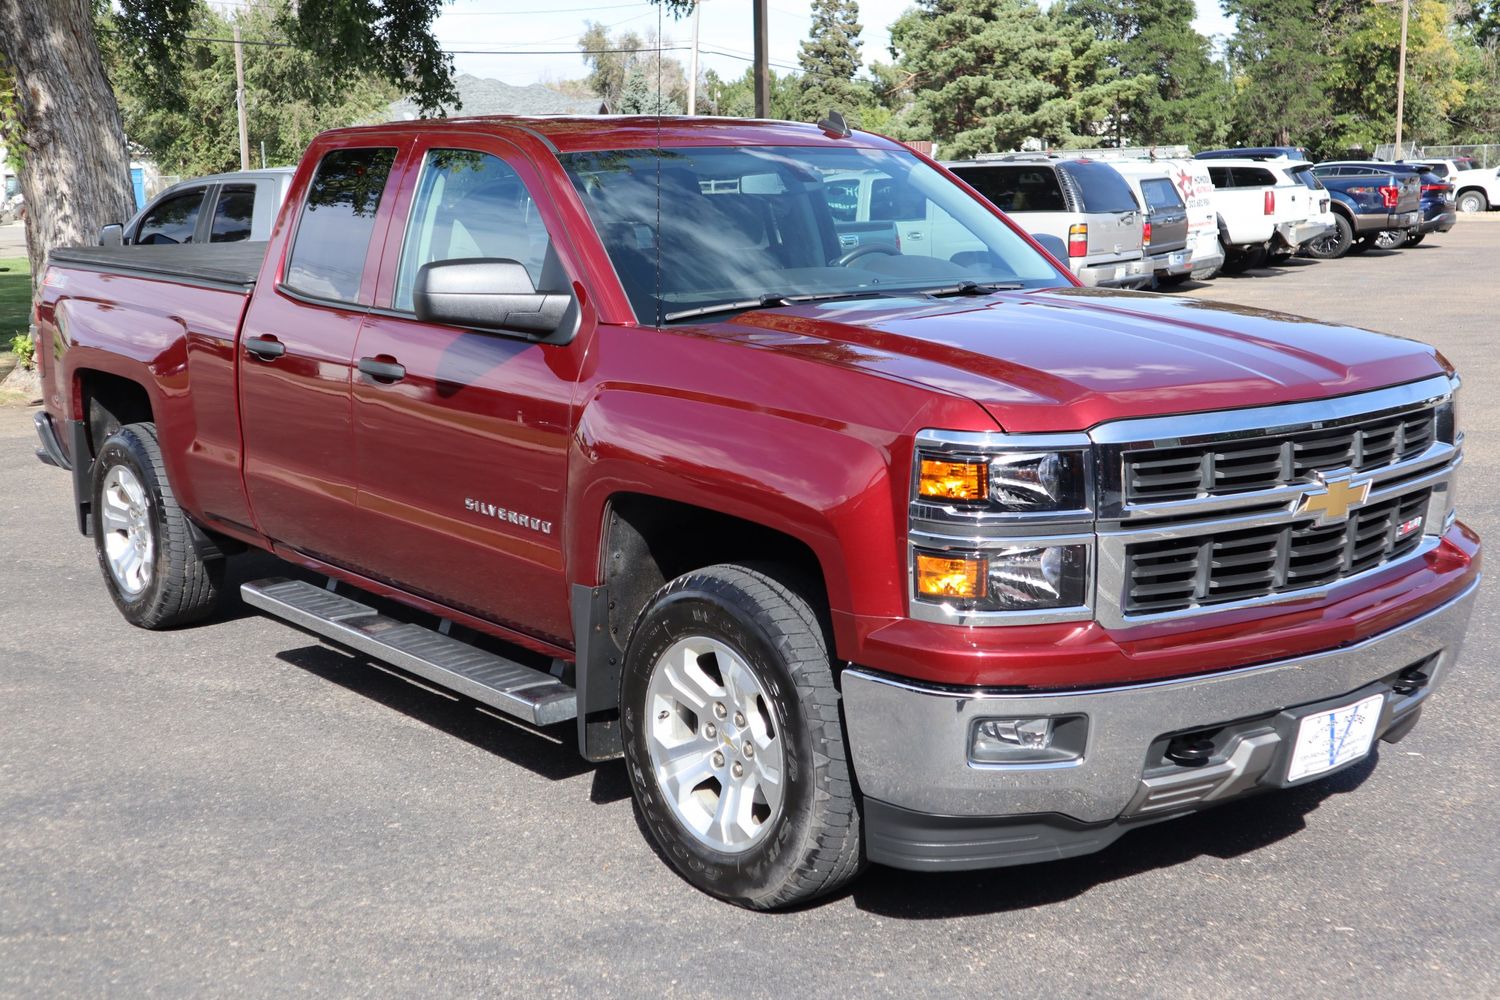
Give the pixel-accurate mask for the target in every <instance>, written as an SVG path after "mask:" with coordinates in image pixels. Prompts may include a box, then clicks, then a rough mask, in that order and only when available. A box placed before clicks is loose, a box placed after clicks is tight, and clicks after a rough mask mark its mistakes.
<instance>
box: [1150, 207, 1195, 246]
mask: <svg viewBox="0 0 1500 1000" xmlns="http://www.w3.org/2000/svg"><path fill="white" fill-rule="evenodd" d="M1147 219H1148V220H1149V221H1150V222H1151V242H1150V244H1148V245H1147V247H1146V252H1147V253H1163V252H1165V251H1168V250H1181V249H1182V248H1183V247H1185V246H1187V238H1188V214H1187V209H1185V208H1170V207H1166V208H1153V209H1152V210H1151V212H1150V214H1149V215H1148V216H1147Z"/></svg>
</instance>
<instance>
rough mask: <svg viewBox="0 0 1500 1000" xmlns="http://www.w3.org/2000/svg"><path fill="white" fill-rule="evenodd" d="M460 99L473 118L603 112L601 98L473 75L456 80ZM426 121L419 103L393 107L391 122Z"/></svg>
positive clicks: (405, 101) (406, 102)
mask: <svg viewBox="0 0 1500 1000" xmlns="http://www.w3.org/2000/svg"><path fill="white" fill-rule="evenodd" d="M453 85H454V87H455V88H456V89H457V90H458V98H459V100H460V101H462V102H463V107H461V108H460V109H458V110H459V113H460V114H462V115H464V116H465V117H469V116H472V115H579V114H592V113H594V112H597V111H598V110H599V104H600V101H599V98H597V97H581V98H580V97H569V96H568V95H566V94H562V93H559V92H557V91H555V90H553V89H552V88H551V87H546V86H543V85H542V84H540V83H533V84H528V85H527V86H524V87H518V86H515V85H513V84H509V83H505V82H504V81H501V80H486V79H482V78H480V77H477V76H473V75H471V74H469V73H460V74H459V75H458V76H456V77H454V78H453ZM420 117H422V112H421V109H420V108H418V107H417V104H416V102H415V101H412V100H411V99H410V98H405V99H402V100H399V101H395V102H394V103H392V104H391V106H390V109H389V112H388V120H390V121H397V122H399V121H411V120H413V119H416V118H420Z"/></svg>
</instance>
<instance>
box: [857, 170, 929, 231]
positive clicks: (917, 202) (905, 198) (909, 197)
mask: <svg viewBox="0 0 1500 1000" xmlns="http://www.w3.org/2000/svg"><path fill="white" fill-rule="evenodd" d="M926 217H927V199H926V198H923V197H922V195H921V193H920V192H918V191H917V189H916V188H914V187H912V186H911V185H910V184H897V183H896V182H895V181H893V180H891V179H890V178H889V177H878V178H876V179H875V181H874V182H873V183H871V185H870V221H871V222H913V221H916V220H918V219H925V218H926Z"/></svg>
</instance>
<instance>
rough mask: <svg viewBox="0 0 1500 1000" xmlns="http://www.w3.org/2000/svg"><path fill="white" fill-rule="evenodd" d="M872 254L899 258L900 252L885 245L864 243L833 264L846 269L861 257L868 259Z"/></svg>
mask: <svg viewBox="0 0 1500 1000" xmlns="http://www.w3.org/2000/svg"><path fill="white" fill-rule="evenodd" d="M872 253H883V254H885V255H887V256H889V257H899V256H901V251H900V250H897V249H896V248H895V247H893V246H891V245H889V244H887V243H866V244H864V245H863V246H857V247H855V248H854V249H853V250H850V251H849V252H848V253H846V254H844V255H843V256H842V257H840V258H839V259H838V260H836V261H834V262H833V266H834V267H848V266H849V265H850V264H852V263H854V262H855V261H857V260H859V259H860V258H861V257H868V256H869V255H870V254H872Z"/></svg>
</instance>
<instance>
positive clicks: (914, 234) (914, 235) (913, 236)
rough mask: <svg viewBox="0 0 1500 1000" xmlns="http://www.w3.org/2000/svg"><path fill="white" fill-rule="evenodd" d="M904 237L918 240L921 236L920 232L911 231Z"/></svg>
mask: <svg viewBox="0 0 1500 1000" xmlns="http://www.w3.org/2000/svg"><path fill="white" fill-rule="evenodd" d="M906 238H907V239H909V240H920V239H921V238H922V234H921V233H919V232H915V231H913V232H910V233H907V234H906Z"/></svg>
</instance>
